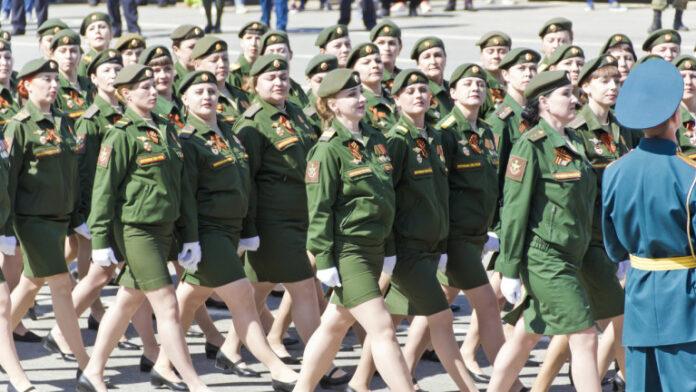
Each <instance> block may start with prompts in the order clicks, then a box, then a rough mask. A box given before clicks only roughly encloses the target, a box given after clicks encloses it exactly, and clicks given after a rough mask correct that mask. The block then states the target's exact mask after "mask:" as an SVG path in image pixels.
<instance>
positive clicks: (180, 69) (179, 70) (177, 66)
mask: <svg viewBox="0 0 696 392" xmlns="http://www.w3.org/2000/svg"><path fill="white" fill-rule="evenodd" d="M174 72H176V75H177V76H178V77H180V78H183V77H184V76H186V74H188V73H189V70H188V69H186V67H184V65H183V64H181V63H180V62H179V61H177V62H176V63H174Z"/></svg>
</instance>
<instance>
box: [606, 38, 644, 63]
mask: <svg viewBox="0 0 696 392" xmlns="http://www.w3.org/2000/svg"><path fill="white" fill-rule="evenodd" d="M620 45H621V46H623V45H626V46H627V49H628V50H629V51H630V52H631V54H633V60H636V59H637V58H638V56H636V52H635V50H634V49H633V42H632V41H631V39H630V38H628V36H627V35H626V34H621V33H619V34H614V35H612V36H611V37H609V38H608V39H607V41H606V42H605V43H604V45H602V47H601V48H600V49H599V54H600V55H601V54H609V52H610V51H611V49H613V48H615V47H617V46H620Z"/></svg>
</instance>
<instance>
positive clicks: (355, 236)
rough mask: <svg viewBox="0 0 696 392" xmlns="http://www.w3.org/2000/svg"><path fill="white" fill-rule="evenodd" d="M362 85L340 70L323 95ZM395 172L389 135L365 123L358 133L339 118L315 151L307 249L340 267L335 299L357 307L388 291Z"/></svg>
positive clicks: (321, 263) (320, 265)
mask: <svg viewBox="0 0 696 392" xmlns="http://www.w3.org/2000/svg"><path fill="white" fill-rule="evenodd" d="M359 84H360V81H359V78H358V76H357V73H353V72H351V71H350V70H347V69H340V70H335V71H332V72H330V73H329V74H328V75H327V76H326V79H324V81H323V82H322V87H321V88H320V94H321V96H322V97H331V96H333V95H335V94H336V93H337V92H339V91H341V90H345V89H349V88H353V87H355V86H358V85H359ZM391 172H392V165H391V163H390V158H389V156H388V154H387V147H386V140H385V138H384V136H383V135H382V134H381V132H379V131H377V130H375V129H373V128H371V127H369V126H367V125H366V124H365V123H361V124H360V133H359V134H353V133H351V131H349V130H348V129H347V128H346V127H345V126H344V125H343V124H342V123H341V122H340V121H338V120H334V121H333V122H332V123H331V127H329V128H328V129H327V130H326V131H324V133H323V134H322V136H321V137H320V139H319V142H318V143H317V145H316V146H315V147H314V148H313V149H312V150H311V151H310V152H309V156H308V163H307V171H306V174H305V182H306V183H307V186H306V188H307V204H308V206H309V208H308V209H309V216H310V219H309V230H308V234H307V250H309V252H311V253H312V254H313V255H314V256H315V257H316V262H317V269H319V270H322V269H327V268H332V267H335V268H337V269H338V273H339V276H340V278H341V287H335V288H334V295H333V297H332V299H331V302H332V303H335V304H337V305H340V306H344V307H347V308H352V307H354V306H357V305H359V304H361V303H364V302H366V301H369V300H371V299H373V298H379V297H381V295H382V294H381V292H380V289H379V285H378V284H377V281H378V279H379V276H380V273H381V271H382V263H383V259H384V244H385V241H386V239H387V237H388V236H389V234H390V231H391V223H392V222H393V220H394V208H395V205H394V203H395V200H394V188H393V186H392V181H391Z"/></svg>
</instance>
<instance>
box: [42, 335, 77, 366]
mask: <svg viewBox="0 0 696 392" xmlns="http://www.w3.org/2000/svg"><path fill="white" fill-rule="evenodd" d="M41 345H42V346H43V348H45V349H46V350H48V351H50V352H52V353H54V354H58V355H60V357H61V358H62V359H63V360H64V361H66V362H77V359H76V358H75V354H72V353H64V352H62V351H61V350H60V347H58V343H56V340H55V339H54V338H53V335H51V333H50V332H49V333H48V335H46V336H44V338H43V340H41Z"/></svg>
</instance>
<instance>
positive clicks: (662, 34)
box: [643, 29, 682, 61]
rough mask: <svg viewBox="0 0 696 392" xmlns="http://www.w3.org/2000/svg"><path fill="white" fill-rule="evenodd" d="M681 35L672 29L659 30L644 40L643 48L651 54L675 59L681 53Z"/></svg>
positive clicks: (666, 59) (668, 59) (670, 59)
mask: <svg viewBox="0 0 696 392" xmlns="http://www.w3.org/2000/svg"><path fill="white" fill-rule="evenodd" d="M681 42H682V39H681V35H680V34H679V32H678V31H676V30H672V29H662V30H657V31H655V32H653V33H652V34H650V35H649V36H648V38H646V39H645V42H643V50H644V51H645V52H647V53H649V54H654V55H657V56H660V57H662V58H663V59H664V60H665V61H673V60H674V59H676V58H677V57H678V56H679V55H680V54H681Z"/></svg>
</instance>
